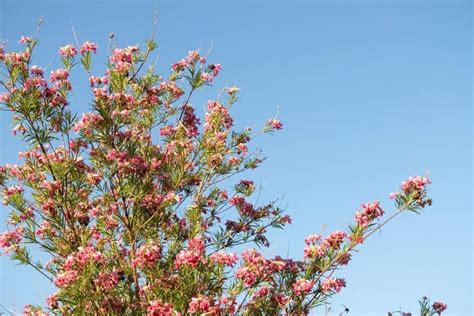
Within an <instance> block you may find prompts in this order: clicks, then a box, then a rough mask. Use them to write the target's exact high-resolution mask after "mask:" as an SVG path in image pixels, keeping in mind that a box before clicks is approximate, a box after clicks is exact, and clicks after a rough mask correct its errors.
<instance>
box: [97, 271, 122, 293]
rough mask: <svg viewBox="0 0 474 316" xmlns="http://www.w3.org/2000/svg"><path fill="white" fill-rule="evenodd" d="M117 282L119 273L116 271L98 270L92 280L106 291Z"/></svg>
mask: <svg viewBox="0 0 474 316" xmlns="http://www.w3.org/2000/svg"><path fill="white" fill-rule="evenodd" d="M118 282H119V274H118V272H117V271H112V272H99V275H98V276H97V278H96V279H95V280H94V283H95V284H96V285H97V286H98V287H100V288H102V289H103V290H105V291H107V290H110V289H111V288H113V287H115V286H116V285H117V284H118Z"/></svg>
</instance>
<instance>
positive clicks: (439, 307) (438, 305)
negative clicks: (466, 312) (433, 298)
mask: <svg viewBox="0 0 474 316" xmlns="http://www.w3.org/2000/svg"><path fill="white" fill-rule="evenodd" d="M432 307H433V310H434V312H435V313H438V314H441V313H442V312H444V311H445V310H447V309H448V305H446V304H445V303H443V302H434V303H433V305H432Z"/></svg>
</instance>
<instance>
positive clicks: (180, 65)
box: [171, 50, 206, 71]
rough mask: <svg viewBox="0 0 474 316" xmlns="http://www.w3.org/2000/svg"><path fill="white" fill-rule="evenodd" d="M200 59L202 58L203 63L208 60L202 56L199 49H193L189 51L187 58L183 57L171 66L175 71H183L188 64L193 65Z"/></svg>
mask: <svg viewBox="0 0 474 316" xmlns="http://www.w3.org/2000/svg"><path fill="white" fill-rule="evenodd" d="M198 60H201V63H205V61H206V60H205V59H204V58H200V55H199V52H198V51H196V50H192V51H189V52H188V56H186V58H183V59H181V60H180V61H179V62H177V63H175V64H173V65H172V66H171V69H173V70H174V71H182V70H184V69H185V68H186V67H187V66H191V65H193V64H194V63H196V62H197V61H198Z"/></svg>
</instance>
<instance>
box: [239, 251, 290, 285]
mask: <svg viewBox="0 0 474 316" xmlns="http://www.w3.org/2000/svg"><path fill="white" fill-rule="evenodd" d="M241 257H242V259H243V260H244V264H243V265H242V266H240V267H239V268H238V269H237V271H236V272H235V276H236V277H237V278H238V279H241V280H242V282H243V283H244V285H246V286H253V285H254V284H256V282H257V281H265V280H267V279H268V278H269V277H270V276H271V274H272V273H273V272H276V271H282V270H284V269H285V268H286V267H287V262H286V261H284V260H281V259H280V258H275V259H274V260H270V259H266V258H265V257H264V256H262V255H261V254H260V253H259V252H257V251H256V250H255V249H247V250H245V251H244V252H243V253H242V255H241Z"/></svg>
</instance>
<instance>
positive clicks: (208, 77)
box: [201, 72, 214, 83]
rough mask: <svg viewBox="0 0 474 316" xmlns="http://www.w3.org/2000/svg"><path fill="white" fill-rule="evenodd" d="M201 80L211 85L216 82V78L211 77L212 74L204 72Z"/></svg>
mask: <svg viewBox="0 0 474 316" xmlns="http://www.w3.org/2000/svg"><path fill="white" fill-rule="evenodd" d="M201 79H202V80H203V81H206V82H209V83H211V82H213V81H214V76H213V75H211V74H210V73H207V72H203V73H202V74H201Z"/></svg>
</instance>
